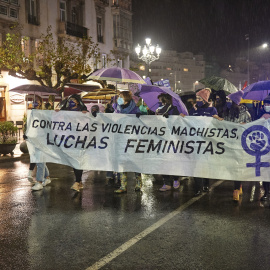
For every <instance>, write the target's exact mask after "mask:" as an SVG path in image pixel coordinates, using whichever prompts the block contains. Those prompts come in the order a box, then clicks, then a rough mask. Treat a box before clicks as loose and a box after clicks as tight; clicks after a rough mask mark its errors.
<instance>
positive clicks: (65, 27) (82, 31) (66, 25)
mask: <svg viewBox="0 0 270 270" xmlns="http://www.w3.org/2000/svg"><path fill="white" fill-rule="evenodd" d="M59 34H66V35H70V36H73V37H78V38H84V37H87V28H85V27H83V26H81V25H77V24H74V23H71V22H60V24H59Z"/></svg>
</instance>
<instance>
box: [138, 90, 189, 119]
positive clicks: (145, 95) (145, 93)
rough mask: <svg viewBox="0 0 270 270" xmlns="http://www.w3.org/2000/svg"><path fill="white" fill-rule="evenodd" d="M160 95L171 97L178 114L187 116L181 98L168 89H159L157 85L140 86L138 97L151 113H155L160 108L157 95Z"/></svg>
mask: <svg viewBox="0 0 270 270" xmlns="http://www.w3.org/2000/svg"><path fill="white" fill-rule="evenodd" d="M161 93H165V94H169V95H171V96H172V101H173V105H174V106H176V107H177V109H178V111H179V113H183V114H185V115H188V111H187V108H186V106H185V104H184V103H183V101H182V100H181V98H180V97H179V96H178V95H177V94H175V93H174V92H173V91H172V90H171V89H170V88H168V87H161V86H157V85H142V88H141V92H140V97H141V98H142V99H143V100H144V102H145V103H146V104H147V106H148V108H149V109H150V110H151V111H155V110H156V109H157V108H158V107H159V106H160V105H159V100H158V95H160V94H161Z"/></svg>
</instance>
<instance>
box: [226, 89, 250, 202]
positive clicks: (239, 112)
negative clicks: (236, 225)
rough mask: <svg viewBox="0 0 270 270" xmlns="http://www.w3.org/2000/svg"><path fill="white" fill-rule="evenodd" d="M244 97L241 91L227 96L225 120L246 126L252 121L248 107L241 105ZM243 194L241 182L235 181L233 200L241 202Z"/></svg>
mask: <svg viewBox="0 0 270 270" xmlns="http://www.w3.org/2000/svg"><path fill="white" fill-rule="evenodd" d="M243 95H244V92H243V91H242V90H240V91H238V92H236V93H232V94H230V95H228V96H227V99H226V106H227V111H226V112H225V115H224V120H226V121H230V122H234V123H239V124H245V123H249V122H251V121H252V119H251V115H250V113H249V112H248V109H247V108H246V106H245V105H243V104H241V105H240V101H241V98H242V96H243ZM242 194H243V191H242V185H241V181H234V191H233V200H234V201H239V195H242Z"/></svg>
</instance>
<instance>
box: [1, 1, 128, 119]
mask: <svg viewBox="0 0 270 270" xmlns="http://www.w3.org/2000/svg"><path fill="white" fill-rule="evenodd" d="M14 23H18V24H19V25H20V26H21V31H20V33H21V36H22V37H27V38H28V39H27V41H24V42H23V43H22V50H24V52H25V53H26V54H27V53H31V50H34V48H35V46H36V44H37V43H38V41H39V39H40V36H41V34H46V31H47V28H48V27H49V26H50V27H51V31H52V34H53V36H54V38H55V39H57V38H61V37H68V38H70V39H71V40H72V39H73V40H74V42H75V40H76V38H83V37H84V36H87V37H91V38H92V41H93V42H95V43H97V44H98V48H99V49H100V58H99V59H92V60H91V63H90V64H91V67H92V70H94V69H99V68H102V67H107V66H113V65H115V64H116V63H118V65H120V66H122V67H125V68H129V65H130V63H129V54H130V52H131V48H132V6H131V0H0V46H2V43H3V41H4V40H5V36H6V34H7V33H9V32H10V26H11V25H12V24H14ZM29 83H37V82H35V81H31V82H30V81H27V80H23V79H17V78H14V77H12V76H10V75H8V72H6V71H5V70H2V71H1V74H0V121H5V120H13V121H17V120H22V116H23V114H24V113H25V109H26V104H25V100H24V95H19V94H11V92H10V93H9V92H8V90H9V89H12V88H14V87H17V86H19V85H23V84H29Z"/></svg>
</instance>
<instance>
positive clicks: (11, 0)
mask: <svg viewBox="0 0 270 270" xmlns="http://www.w3.org/2000/svg"><path fill="white" fill-rule="evenodd" d="M10 4H13V5H18V4H19V2H18V0H10Z"/></svg>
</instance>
